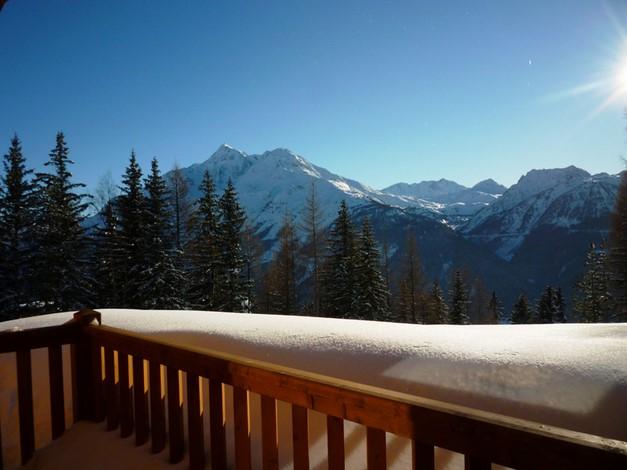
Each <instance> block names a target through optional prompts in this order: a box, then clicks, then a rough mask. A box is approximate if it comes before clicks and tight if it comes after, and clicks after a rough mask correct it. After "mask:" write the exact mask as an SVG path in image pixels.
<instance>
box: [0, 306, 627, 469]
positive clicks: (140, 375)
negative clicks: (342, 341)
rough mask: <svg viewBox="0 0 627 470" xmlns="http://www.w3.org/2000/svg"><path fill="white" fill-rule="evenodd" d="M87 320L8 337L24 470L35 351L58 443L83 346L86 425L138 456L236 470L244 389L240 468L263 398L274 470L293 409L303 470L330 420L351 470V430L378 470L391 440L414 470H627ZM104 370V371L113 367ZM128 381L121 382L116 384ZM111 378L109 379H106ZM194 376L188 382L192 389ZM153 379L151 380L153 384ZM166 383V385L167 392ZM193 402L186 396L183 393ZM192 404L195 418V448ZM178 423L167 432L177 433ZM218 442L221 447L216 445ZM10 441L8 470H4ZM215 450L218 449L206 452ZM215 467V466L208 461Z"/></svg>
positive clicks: (370, 392) (593, 445)
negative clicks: (455, 459) (129, 443)
mask: <svg viewBox="0 0 627 470" xmlns="http://www.w3.org/2000/svg"><path fill="white" fill-rule="evenodd" d="M95 317H96V314H95V312H90V311H82V313H81V314H80V315H77V317H76V319H75V320H74V321H73V322H71V323H67V324H64V325H60V326H55V327H48V328H38V329H33V330H25V331H18V332H9V333H0V353H3V352H16V360H17V383H18V410H19V425H20V434H19V435H20V446H21V457H22V462H23V463H26V462H27V461H28V460H29V459H30V458H31V457H32V455H33V453H34V451H35V438H34V436H35V429H34V420H33V391H32V377H31V374H32V371H31V356H30V354H31V350H32V349H34V348H41V347H46V348H48V359H49V360H48V364H49V371H50V403H51V423H52V437H53V438H55V439H56V438H58V437H59V436H61V435H62V434H63V432H64V430H65V428H66V423H65V418H64V416H65V415H64V406H65V401H66V397H65V396H64V394H63V362H62V355H61V346H62V345H64V344H71V345H72V351H73V354H72V382H73V390H74V393H73V400H74V403H73V405H74V410H75V414H74V415H75V420H91V421H96V422H98V421H102V420H106V427H107V429H109V430H115V429H118V428H119V432H120V436H121V437H128V436H130V435H131V434H132V433H133V432H134V433H135V444H136V445H137V446H140V445H143V444H144V443H146V442H148V440H150V442H151V446H150V447H151V451H152V452H155V453H156V452H161V451H162V450H164V449H165V448H166V446H167V447H168V449H169V459H170V462H172V463H177V462H180V461H181V460H183V459H184V457H185V455H187V456H188V459H189V467H190V468H193V469H196V468H204V467H205V465H206V463H209V464H210V466H211V468H213V469H225V468H227V450H226V429H225V416H224V404H225V401H224V393H223V385H229V386H232V387H233V410H232V411H233V420H234V436H233V437H234V445H235V462H234V463H235V468H237V469H249V468H251V466H252V459H251V438H250V429H249V422H250V418H249V393H251V392H253V393H256V394H259V395H260V396H261V431H262V433H261V439H262V442H261V447H262V455H261V460H262V466H263V469H264V470H266V469H268V470H269V469H278V466H279V461H278V460H279V459H278V446H280V445H281V442H277V406H276V400H282V401H284V402H287V403H289V404H291V407H292V448H293V462H294V469H295V470H300V469H308V468H309V465H310V458H309V457H310V456H309V441H308V410H315V411H318V412H321V413H324V414H325V415H326V416H327V445H328V465H329V468H330V469H331V470H335V469H343V468H344V464H345V449H344V420H350V421H353V422H356V423H359V424H362V425H364V426H365V427H366V443H367V467H368V469H369V470H373V469H385V468H386V433H393V434H396V435H398V436H402V437H405V438H409V439H411V440H412V462H413V463H412V466H413V468H415V469H433V468H434V449H435V447H436V446H437V447H443V448H446V449H449V450H452V451H455V452H459V453H462V454H464V455H465V460H466V468H467V469H470V470H475V469H477V470H478V469H489V468H490V465H491V463H497V464H501V465H505V466H508V467H512V468H534V469H537V468H551V469H555V468H569V469H577V468H582V469H583V468H604V469H611V468H627V443H626V442H622V441H615V440H610V439H605V438H601V437H598V436H592V435H587V434H582V433H578V432H573V431H568V430H564V429H558V428H551V427H548V426H544V425H540V424H537V423H532V422H527V421H524V420H519V419H513V418H508V417H505V416H501V415H496V414H493V413H486V412H482V411H478V410H474V409H469V408H464V407H460V406H454V405H450V404H445V403H441V402H437V401H434V400H427V399H423V398H420V397H415V396H411V395H406V394H403V393H398V392H392V391H389V390H383V389H379V388H376V387H371V386H366V385H361V384H357V383H352V382H348V381H344V380H339V379H334V378H331V377H326V376H321V375H317V374H312V373H307V372H305V371H302V370H295V369H290V368H286V367H280V366H277V365H275V364H268V363H263V362H260V361H256V360H250V359H245V358H241V357H236V356H233V355H229V354H225V353H222V352H220V351H212V350H208V349H196V348H189V347H182V346H180V345H177V344H171V343H168V342H167V341H161V340H156V339H153V338H150V337H147V336H142V335H139V334H134V333H129V332H126V331H123V330H119V329H115V328H111V327H107V326H95V325H93V324H89V321H90V320H92V319H94V318H95ZM103 364H104V370H103V369H102V365H103ZM116 371H117V380H116ZM103 372H104V373H103ZM182 372H183V373H185V385H186V387H183V386H182V385H183V382H182V379H183V377H182ZM146 373H147V377H148V380H147V381H146ZM201 378H205V379H208V384H209V406H208V410H206V411H207V412H208V413H209V427H210V438H209V439H208V440H207V439H205V435H204V432H205V430H204V425H203V416H202V413H203V411H201V410H202V407H201V404H202V396H201V389H200V384H201ZM164 380H165V382H164ZM182 390H186V393H183V394H182V393H181V391H182ZM183 403H185V404H186V409H187V430H188V432H187V441H185V429H184V420H183V412H184V407H183ZM166 412H167V425H166ZM207 441H209V442H207ZM1 442H2V440H1V436H0V470H1V468H2V455H1ZM207 444H209V448H207V449H206V448H205V446H206V445H207ZM207 450H210V459H208V460H207V461H206V459H205V455H206V453H207V452H206V451H207Z"/></svg>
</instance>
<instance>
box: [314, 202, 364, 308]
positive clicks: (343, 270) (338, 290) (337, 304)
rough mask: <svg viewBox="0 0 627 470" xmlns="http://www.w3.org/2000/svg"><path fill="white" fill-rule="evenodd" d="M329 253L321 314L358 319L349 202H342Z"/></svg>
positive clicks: (332, 229) (330, 235)
mask: <svg viewBox="0 0 627 470" xmlns="http://www.w3.org/2000/svg"><path fill="white" fill-rule="evenodd" d="M327 252H328V255H327V259H326V261H325V266H324V269H323V276H322V279H321V281H322V282H321V293H322V312H323V314H324V315H328V316H331V317H339V318H341V317H344V318H356V317H357V312H355V309H354V301H355V233H354V229H353V223H352V221H351V217H350V214H349V212H348V206H347V205H346V201H342V202H341V203H340V208H339V210H338V213H337V217H336V219H335V221H334V222H333V225H332V228H331V232H330V234H329V239H328V249H327Z"/></svg>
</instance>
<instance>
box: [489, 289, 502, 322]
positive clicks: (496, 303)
mask: <svg viewBox="0 0 627 470" xmlns="http://www.w3.org/2000/svg"><path fill="white" fill-rule="evenodd" d="M502 315H503V309H502V307H501V301H500V300H499V299H498V297H497V296H496V292H495V291H492V297H490V302H489V303H488V318H487V323H490V324H494V325H496V324H498V323H500V322H501V316H502Z"/></svg>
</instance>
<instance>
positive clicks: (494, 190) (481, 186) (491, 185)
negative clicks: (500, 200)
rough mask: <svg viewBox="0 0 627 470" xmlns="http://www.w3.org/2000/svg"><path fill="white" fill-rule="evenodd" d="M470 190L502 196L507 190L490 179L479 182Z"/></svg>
mask: <svg viewBox="0 0 627 470" xmlns="http://www.w3.org/2000/svg"><path fill="white" fill-rule="evenodd" d="M471 189H473V190H474V191H480V192H482V193H487V194H503V193H504V192H505V191H507V188H506V187H505V186H503V185H502V184H499V183H497V182H496V181H494V180H493V179H492V178H488V179H486V180H483V181H479V182H478V183H477V184H475V185H474V186H473V187H472V188H471Z"/></svg>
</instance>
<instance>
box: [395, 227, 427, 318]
mask: <svg viewBox="0 0 627 470" xmlns="http://www.w3.org/2000/svg"><path fill="white" fill-rule="evenodd" d="M401 263H402V264H401V269H400V275H401V279H400V281H399V300H398V312H397V317H398V318H399V319H400V320H401V321H404V322H410V323H424V321H425V314H426V295H425V292H424V284H425V277H424V273H423V271H422V264H421V260H420V254H419V252H418V245H417V243H416V234H415V233H414V232H408V233H407V236H406V238H405V250H404V252H403V254H402V260H401Z"/></svg>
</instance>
